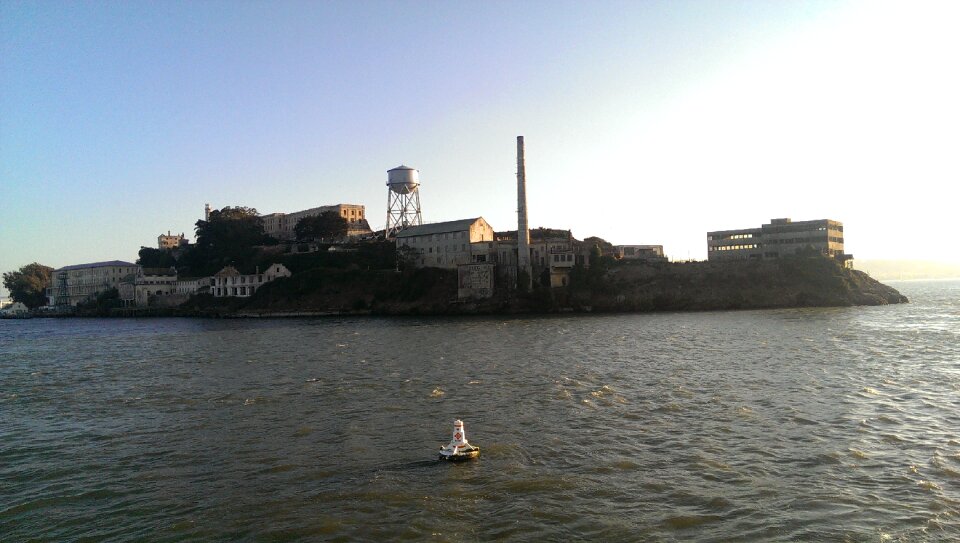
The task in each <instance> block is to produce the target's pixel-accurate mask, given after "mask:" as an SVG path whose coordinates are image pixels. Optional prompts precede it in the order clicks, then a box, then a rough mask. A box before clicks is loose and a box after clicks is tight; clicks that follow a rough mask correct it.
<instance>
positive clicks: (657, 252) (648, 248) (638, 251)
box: [613, 245, 667, 262]
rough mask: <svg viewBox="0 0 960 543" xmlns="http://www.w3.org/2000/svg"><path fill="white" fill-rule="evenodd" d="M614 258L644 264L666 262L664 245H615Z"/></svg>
mask: <svg viewBox="0 0 960 543" xmlns="http://www.w3.org/2000/svg"><path fill="white" fill-rule="evenodd" d="M613 252H614V254H613V256H614V258H616V259H618V260H641V261H644V262H666V261H667V257H666V256H664V254H663V245H614V246H613Z"/></svg>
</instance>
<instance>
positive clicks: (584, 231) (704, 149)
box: [0, 0, 960, 271]
mask: <svg viewBox="0 0 960 543" xmlns="http://www.w3.org/2000/svg"><path fill="white" fill-rule="evenodd" d="M956 28H960V3H958V2H950V1H945V2H923V1H920V2H892V3H887V2H882V1H876V0H871V1H864V2H856V1H850V2H846V1H840V0H836V1H828V2H819V1H804V2H799V1H798V2H771V1H759V2H752V1H734V0H730V1H693V2H683V1H670V2H653V1H648V2H642V1H636V0H632V1H627V2H615V1H602V0H601V1H589V2H588V1H581V2H565V1H535V0H534V1H528V2H516V1H508V2H497V1H485V2H429V1H417V2H414V1H376V0H368V1H362V2H355V1H344V2H338V1H325V2H317V1H309V2H308V1H303V2H290V1H269V2H267V1H263V2H256V1H243V0H237V1H228V2H218V1H213V0H211V1H205V2H177V1H163V2H138V1H130V2H84V1H78V2H60V1H29V2H18V1H12V0H2V1H0V204H2V212H0V270H2V271H8V270H13V269H17V268H19V267H20V266H23V265H25V264H28V263H30V262H34V261H37V262H40V263H43V264H47V265H50V266H53V267H60V266H64V265H70V264H80V263H87V262H96V261H102V260H114V259H119V260H129V261H134V260H135V259H136V257H137V251H138V250H139V249H140V247H141V246H156V240H157V236H158V235H159V234H161V233H166V232H167V231H168V230H169V231H172V232H174V233H180V232H183V233H185V234H186V235H187V237H188V238H192V237H193V227H194V224H195V222H196V221H197V220H198V219H200V218H201V217H202V214H203V206H204V204H205V203H208V202H209V203H210V204H211V205H212V206H213V207H214V208H220V207H223V206H228V205H230V206H237V205H242V206H249V207H254V208H256V209H257V210H259V211H260V212H261V213H272V212H293V211H298V210H301V209H306V208H310V207H315V206H319V205H330V204H337V203H355V204H362V205H365V206H366V211H367V216H368V218H369V220H370V223H371V226H373V227H374V228H375V229H376V228H382V227H383V224H384V222H385V218H386V207H387V195H386V190H387V189H386V179H387V173H386V172H387V170H389V169H391V168H393V167H396V166H398V165H400V164H405V165H408V166H412V167H415V168H417V169H419V170H420V180H421V194H420V200H421V204H422V210H423V219H424V221H426V222H436V221H445V220H456V219H462V218H470V217H477V216H482V217H484V218H485V219H486V220H487V221H488V222H489V223H490V224H491V225H492V226H493V227H494V229H496V230H509V229H515V228H516V137H517V136H519V135H522V136H524V139H525V142H526V173H527V198H528V208H529V216H530V224H531V226H532V227H538V226H544V227H550V228H562V229H570V230H572V231H573V234H574V236H575V237H577V238H579V239H583V238H585V237H589V236H600V237H602V238H604V239H606V240H608V241H610V242H612V243H614V244H660V245H663V246H664V249H665V252H666V253H667V255H668V256H669V257H671V258H672V259H677V260H679V259H687V258H693V259H704V258H706V232H707V231H710V230H724V229H734V228H747V227H757V226H760V225H761V224H763V223H766V222H769V220H770V219H772V218H779V217H790V218H792V219H794V220H811V219H822V218H830V219H835V220H840V221H842V222H843V223H844V227H845V248H846V250H847V252H849V253H852V254H853V255H854V257H855V258H858V259H871V258H872V259H879V258H884V259H924V260H934V261H945V262H960V243H958V242H957V234H958V232H960V228H958V227H957V225H956V221H955V214H956V211H955V209H956V208H957V200H958V199H957V197H956V196H955V195H954V193H955V192H956V191H955V190H954V187H955V186H956V185H957V181H958V180H960V159H958V157H960V151H958V150H960V128H958V127H960V105H958V103H960V99H958V98H957V97H958V96H960V70H958V69H957V61H956V59H957V57H958V53H960V32H956Z"/></svg>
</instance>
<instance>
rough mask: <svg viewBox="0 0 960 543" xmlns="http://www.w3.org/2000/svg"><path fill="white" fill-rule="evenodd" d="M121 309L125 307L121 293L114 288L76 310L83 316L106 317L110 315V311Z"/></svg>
mask: <svg viewBox="0 0 960 543" xmlns="http://www.w3.org/2000/svg"><path fill="white" fill-rule="evenodd" d="M120 307H123V302H122V301H121V300H120V292H118V291H117V289H115V288H112V289H110V290H105V291H103V292H101V293H100V294H97V297H96V298H95V299H93V300H89V301H86V302H82V303H79V304H77V307H76V310H77V312H78V313H80V314H82V315H87V316H106V315H108V314H110V310H112V309H117V308H120Z"/></svg>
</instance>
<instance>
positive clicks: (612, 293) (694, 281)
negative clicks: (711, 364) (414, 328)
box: [78, 257, 909, 318]
mask: <svg viewBox="0 0 960 543" xmlns="http://www.w3.org/2000/svg"><path fill="white" fill-rule="evenodd" d="M908 302H909V300H907V298H906V297H905V296H903V295H902V294H900V293H899V292H898V291H897V290H896V289H894V288H892V287H890V286H888V285H884V284H882V283H880V282H878V281H876V280H874V279H872V278H871V277H870V276H868V275H867V274H865V273H863V272H861V271H857V270H852V269H846V268H843V267H842V266H840V265H839V264H838V263H837V262H835V261H833V260H830V259H827V258H820V257H812V258H809V257H808V258H793V259H783V260H767V261H739V262H687V263H663V264H642V263H628V262H619V263H616V264H614V265H612V266H609V267H607V268H605V269H586V270H579V271H578V272H575V273H573V274H571V283H570V285H569V286H567V287H563V288H547V287H535V288H533V289H532V290H531V291H529V292H517V291H513V290H506V289H498V290H497V291H496V292H495V294H494V296H493V297H491V298H487V299H482V300H476V299H473V300H458V299H457V273H456V270H441V269H418V270H411V271H408V272H397V271H394V270H356V269H313V270H307V271H304V272H302V273H298V274H295V275H294V276H293V277H290V278H287V279H282V280H278V281H275V282H274V283H272V284H270V285H266V286H264V287H263V288H261V289H260V290H258V292H257V294H256V295H255V296H253V297H251V298H214V297H212V296H198V297H194V298H191V299H190V300H189V301H188V302H187V303H185V304H183V305H181V306H179V307H175V308H147V309H113V310H110V311H109V312H107V313H104V312H89V313H86V314H83V313H81V314H78V316H116V317H146V316H150V317H158V316H170V317H211V318H290V317H321V316H345V315H501V314H502V315H515V314H553V313H599V312H604V313H609V312H616V313H627V312H630V313H633V312H656V311H715V310H742V309H779V308H796V307H847V306H857V305H886V304H897V303H908Z"/></svg>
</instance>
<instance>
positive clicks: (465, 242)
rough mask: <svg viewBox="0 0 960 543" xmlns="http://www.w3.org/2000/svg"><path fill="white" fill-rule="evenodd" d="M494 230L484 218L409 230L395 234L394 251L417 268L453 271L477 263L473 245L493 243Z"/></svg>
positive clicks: (433, 224) (441, 223)
mask: <svg viewBox="0 0 960 543" xmlns="http://www.w3.org/2000/svg"><path fill="white" fill-rule="evenodd" d="M493 238H494V235H493V228H491V227H490V225H489V224H487V221H485V220H484V219H483V217H477V218H475V219H462V220H459V221H448V222H438V223H432V224H424V225H422V226H412V227H408V228H406V229H404V230H401V231H400V232H398V233H397V234H396V240H397V250H398V251H406V252H407V253H408V254H409V255H410V257H411V258H412V260H413V264H414V265H415V266H417V267H421V268H424V267H427V268H448V269H456V267H457V266H459V265H460V264H470V263H471V262H475V261H477V259H475V258H474V254H475V251H474V245H475V244H478V243H481V244H482V243H493Z"/></svg>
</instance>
